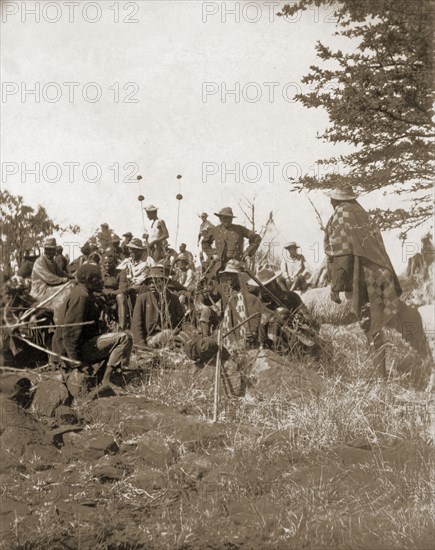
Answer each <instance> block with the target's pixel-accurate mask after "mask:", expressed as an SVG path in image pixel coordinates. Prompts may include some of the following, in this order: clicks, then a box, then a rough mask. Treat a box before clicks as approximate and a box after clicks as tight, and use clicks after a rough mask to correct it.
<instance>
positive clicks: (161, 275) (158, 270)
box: [145, 265, 169, 281]
mask: <svg viewBox="0 0 435 550" xmlns="http://www.w3.org/2000/svg"><path fill="white" fill-rule="evenodd" d="M168 278H169V277H168V276H167V275H166V273H165V270H164V268H163V266H161V265H156V266H153V267H150V270H149V273H148V275H147V276H146V277H145V281H148V280H149V279H168Z"/></svg>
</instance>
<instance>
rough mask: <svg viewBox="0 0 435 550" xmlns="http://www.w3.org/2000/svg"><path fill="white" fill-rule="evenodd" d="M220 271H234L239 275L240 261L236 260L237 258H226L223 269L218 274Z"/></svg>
mask: <svg viewBox="0 0 435 550" xmlns="http://www.w3.org/2000/svg"><path fill="white" fill-rule="evenodd" d="M222 273H234V274H236V275H239V274H240V273H241V265H240V262H238V261H237V260H228V262H227V265H226V266H225V269H224V270H223V271H221V272H220V273H219V275H220V274H222Z"/></svg>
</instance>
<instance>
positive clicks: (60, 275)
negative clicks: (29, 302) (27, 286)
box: [30, 237, 72, 301]
mask: <svg viewBox="0 0 435 550" xmlns="http://www.w3.org/2000/svg"><path fill="white" fill-rule="evenodd" d="M42 246H43V247H44V254H43V255H42V256H40V257H39V258H37V260H36V261H35V263H34V265H33V269H32V276H31V277H32V290H31V291H30V295H31V296H33V298H36V299H37V300H38V301H43V300H45V299H47V298H48V297H49V296H51V295H53V294H54V293H55V292H56V291H57V287H59V286H60V285H63V284H64V283H67V282H68V281H69V280H70V279H71V278H72V277H71V276H70V275H68V274H67V273H65V272H64V271H62V269H61V268H60V267H59V266H58V264H57V263H56V260H55V256H56V246H57V243H56V239H54V238H53V237H49V238H46V239H44V241H43V243H42Z"/></svg>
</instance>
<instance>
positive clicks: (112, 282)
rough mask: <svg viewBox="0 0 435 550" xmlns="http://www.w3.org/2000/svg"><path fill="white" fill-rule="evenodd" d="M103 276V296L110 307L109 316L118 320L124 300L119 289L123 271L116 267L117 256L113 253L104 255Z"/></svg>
mask: <svg viewBox="0 0 435 550" xmlns="http://www.w3.org/2000/svg"><path fill="white" fill-rule="evenodd" d="M102 263H103V266H102V277H103V291H102V292H103V296H104V297H105V301H106V305H107V307H108V314H109V318H110V319H112V320H113V318H114V317H115V318H116V320H117V321H118V320H119V319H118V309H119V302H122V301H123V296H122V292H123V291H122V290H120V289H119V285H120V280H121V273H120V272H119V271H118V270H117V269H116V263H117V262H116V258H115V256H114V255H113V254H112V253H106V254H104V256H103V262H102Z"/></svg>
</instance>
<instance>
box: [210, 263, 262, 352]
mask: <svg viewBox="0 0 435 550" xmlns="http://www.w3.org/2000/svg"><path fill="white" fill-rule="evenodd" d="M247 278H248V276H247V275H246V274H244V273H243V272H242V264H241V263H240V262H238V261H237V260H228V262H227V264H226V266H225V268H224V269H223V270H222V271H221V272H220V273H219V286H220V295H221V302H222V310H223V320H222V331H223V333H226V332H229V331H230V330H232V329H233V328H234V327H236V326H237V325H239V324H240V323H242V322H243V321H245V320H246V319H248V318H249V317H251V315H254V314H257V316H256V317H254V318H252V319H250V320H249V321H248V322H247V323H245V324H243V325H241V326H240V327H239V328H238V329H237V330H235V331H234V332H232V333H231V335H230V336H229V337H228V339H227V340H226V342H227V344H234V343H237V342H239V343H240V342H243V343H245V345H246V346H247V347H249V348H253V347H256V346H257V345H258V343H259V340H258V329H259V326H260V318H261V314H262V313H263V307H262V304H261V301H260V299H259V298H258V297H257V296H255V295H254V294H252V293H250V292H248V290H247V288H246V280H247Z"/></svg>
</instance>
